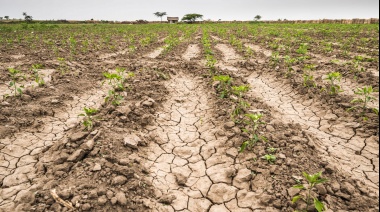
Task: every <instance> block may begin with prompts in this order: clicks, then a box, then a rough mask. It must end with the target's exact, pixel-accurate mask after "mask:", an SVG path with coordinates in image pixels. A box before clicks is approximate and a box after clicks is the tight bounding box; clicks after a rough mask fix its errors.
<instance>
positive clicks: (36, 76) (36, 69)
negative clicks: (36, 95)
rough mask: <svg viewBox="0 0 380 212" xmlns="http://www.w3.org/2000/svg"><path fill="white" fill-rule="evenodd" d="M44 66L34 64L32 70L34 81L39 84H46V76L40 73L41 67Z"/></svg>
mask: <svg viewBox="0 0 380 212" xmlns="http://www.w3.org/2000/svg"><path fill="white" fill-rule="evenodd" d="M41 68H42V65H41V64H34V65H32V70H33V74H34V81H35V82H36V83H37V84H38V86H44V85H45V80H44V78H43V77H42V76H41V75H40V74H39V69H41Z"/></svg>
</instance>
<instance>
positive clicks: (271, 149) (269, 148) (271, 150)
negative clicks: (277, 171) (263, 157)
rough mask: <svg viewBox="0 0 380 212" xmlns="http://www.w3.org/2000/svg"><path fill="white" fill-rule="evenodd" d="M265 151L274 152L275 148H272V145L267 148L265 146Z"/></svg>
mask: <svg viewBox="0 0 380 212" xmlns="http://www.w3.org/2000/svg"><path fill="white" fill-rule="evenodd" d="M267 151H268V152H269V153H275V152H277V148H274V147H268V148H267Z"/></svg>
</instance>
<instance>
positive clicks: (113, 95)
mask: <svg viewBox="0 0 380 212" xmlns="http://www.w3.org/2000/svg"><path fill="white" fill-rule="evenodd" d="M125 70H126V69H125V68H116V73H109V72H105V73H103V76H104V77H105V78H106V81H108V84H109V85H110V86H111V87H112V88H111V89H110V90H109V91H108V96H107V97H106V98H105V102H109V101H110V100H111V104H112V105H115V106H117V105H120V104H121V101H122V100H123V98H124V97H123V96H122V95H120V94H119V93H120V92H122V91H125V82H126V80H127V78H131V77H134V76H135V74H134V73H133V72H130V73H128V75H126V73H125ZM103 84H104V82H103Z"/></svg>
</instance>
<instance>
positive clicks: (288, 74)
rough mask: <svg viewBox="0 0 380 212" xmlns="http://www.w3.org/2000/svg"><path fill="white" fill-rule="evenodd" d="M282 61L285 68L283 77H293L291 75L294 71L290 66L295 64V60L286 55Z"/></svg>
mask: <svg viewBox="0 0 380 212" xmlns="http://www.w3.org/2000/svg"><path fill="white" fill-rule="evenodd" d="M284 61H285V64H286V66H287V70H286V73H285V77H287V78H289V77H291V76H293V74H294V69H293V67H292V66H293V64H294V63H295V62H297V59H295V58H291V57H290V56H288V55H287V56H285V58H284Z"/></svg>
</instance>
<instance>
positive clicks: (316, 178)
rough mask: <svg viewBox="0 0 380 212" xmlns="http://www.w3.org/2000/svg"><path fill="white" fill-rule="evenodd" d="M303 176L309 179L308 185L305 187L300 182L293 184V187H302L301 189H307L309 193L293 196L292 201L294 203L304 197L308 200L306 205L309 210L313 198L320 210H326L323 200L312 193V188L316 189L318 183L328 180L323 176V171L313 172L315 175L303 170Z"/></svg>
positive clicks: (320, 211) (319, 211)
mask: <svg viewBox="0 0 380 212" xmlns="http://www.w3.org/2000/svg"><path fill="white" fill-rule="evenodd" d="M303 176H304V177H305V179H306V180H307V182H308V186H307V187H305V186H304V185H302V184H298V185H295V186H293V188H297V189H301V190H306V191H307V195H304V196H302V195H298V196H295V197H293V199H292V203H293V204H294V203H296V202H298V201H299V200H300V199H302V200H303V201H305V202H306V205H307V206H306V209H305V210H306V211H308V210H309V207H310V205H311V204H312V200H313V203H314V207H315V209H317V211H318V212H322V211H324V210H325V206H324V204H323V203H322V202H321V201H319V199H318V198H317V197H313V196H312V194H311V192H312V190H313V189H314V187H315V186H316V185H318V184H322V183H325V182H327V181H328V180H327V179H325V178H322V172H319V173H316V174H313V175H309V174H308V173H306V172H303Z"/></svg>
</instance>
